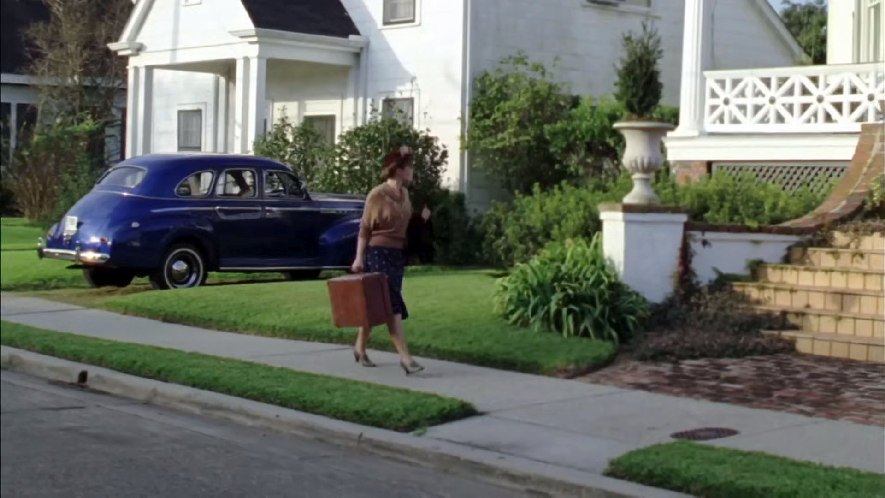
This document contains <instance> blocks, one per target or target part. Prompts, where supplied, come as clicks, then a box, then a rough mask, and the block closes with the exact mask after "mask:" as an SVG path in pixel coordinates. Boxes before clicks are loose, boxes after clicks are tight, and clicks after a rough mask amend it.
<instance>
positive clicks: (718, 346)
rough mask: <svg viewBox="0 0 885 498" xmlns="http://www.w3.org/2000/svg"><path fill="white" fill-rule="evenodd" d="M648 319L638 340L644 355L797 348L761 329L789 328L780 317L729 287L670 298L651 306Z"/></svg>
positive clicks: (735, 354)
mask: <svg viewBox="0 0 885 498" xmlns="http://www.w3.org/2000/svg"><path fill="white" fill-rule="evenodd" d="M648 323H649V326H648V329H647V330H646V332H645V333H643V334H642V335H641V336H640V337H639V338H638V340H637V341H636V344H634V348H635V355H636V357H637V358H638V359H640V360H647V361H676V360H683V359H694V358H739V357H743V356H753V355H763V354H776V353H786V352H790V351H793V350H795V346H793V344H791V343H790V342H789V341H786V340H784V339H781V338H779V337H771V336H766V335H764V334H762V331H763V330H783V329H786V328H789V324H788V323H787V322H786V321H785V320H784V319H783V318H782V317H780V316H777V315H774V314H770V313H762V312H757V311H755V310H753V309H752V307H751V303H750V302H749V300H748V299H747V298H746V297H745V296H743V295H742V294H738V293H736V292H734V291H732V290H730V289H728V288H716V287H709V288H705V289H701V290H700V291H698V292H696V293H689V294H682V295H677V296H675V297H672V298H670V299H668V300H667V301H665V302H664V303H661V304H658V305H656V306H654V307H653V309H652V313H651V317H650V319H649V321H648Z"/></svg>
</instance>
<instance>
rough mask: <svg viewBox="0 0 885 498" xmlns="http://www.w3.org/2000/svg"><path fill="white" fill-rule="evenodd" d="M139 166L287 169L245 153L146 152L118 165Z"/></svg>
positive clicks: (197, 168) (264, 158)
mask: <svg viewBox="0 0 885 498" xmlns="http://www.w3.org/2000/svg"><path fill="white" fill-rule="evenodd" d="M128 165H131V166H141V167H143V168H147V169H148V170H149V171H151V172H153V171H160V170H165V169H174V170H176V171H180V172H184V171H186V170H192V171H197V170H199V169H203V168H219V167H221V168H225V167H233V166H264V167H267V168H272V169H287V168H286V166H285V165H284V164H282V163H279V162H277V161H274V160H273V159H268V158H266V157H260V156H252V155H246V154H211V153H205V152H203V153H199V154H148V155H145V156H137V157H131V158H129V159H127V160H125V161H123V162H122V163H120V164H118V166H128Z"/></svg>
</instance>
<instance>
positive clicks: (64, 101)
mask: <svg viewBox="0 0 885 498" xmlns="http://www.w3.org/2000/svg"><path fill="white" fill-rule="evenodd" d="M43 2H44V3H45V4H46V7H47V9H48V10H49V21H47V22H42V23H37V24H34V25H33V26H31V27H30V28H29V29H28V31H27V33H26V38H27V42H28V43H27V45H28V46H29V48H30V54H29V55H30V62H29V64H28V66H29V67H28V71H29V74H31V75H32V76H34V77H35V78H36V81H37V89H38V92H39V112H40V114H41V115H42V116H43V118H42V119H41V121H42V122H44V123H45V122H47V121H48V120H51V121H56V122H69V123H81V122H85V121H91V122H94V123H97V124H99V125H102V124H103V125H109V124H111V123H113V122H114V121H115V120H116V119H117V118H116V117H115V116H114V112H113V109H114V103H115V100H116V98H117V95H118V93H119V92H120V90H121V89H122V88H123V82H124V81H125V71H126V60H125V59H124V58H122V57H118V56H117V55H116V54H114V53H113V52H111V50H110V49H108V47H107V45H108V43H111V42H113V41H116V40H117V38H118V37H119V36H120V33H122V31H123V27H124V26H125V24H126V21H127V19H128V18H129V13H130V11H131V9H132V2H131V1H130V0H43Z"/></svg>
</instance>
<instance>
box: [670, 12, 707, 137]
mask: <svg viewBox="0 0 885 498" xmlns="http://www.w3.org/2000/svg"><path fill="white" fill-rule="evenodd" d="M711 4H712V2H709V1H707V0H685V25H684V27H683V35H682V83H681V85H682V86H681V88H680V98H679V127H678V128H677V129H676V131H674V132H673V133H671V134H670V136H682V137H693V136H698V135H701V134H703V130H704V94H705V92H706V86H705V81H704V71H705V70H707V69H710V68H711V66H712V55H713V51H712V44H713V37H712V36H711V27H712V15H713V12H712V5H711Z"/></svg>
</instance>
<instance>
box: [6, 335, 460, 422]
mask: <svg viewBox="0 0 885 498" xmlns="http://www.w3.org/2000/svg"><path fill="white" fill-rule="evenodd" d="M0 343H2V344H3V345H5V346H11V347H16V348H20V349H26V350H28V351H34V352H37V353H42V354H46V355H50V356H56V357H59V358H65V359H69V360H73V361H78V362H83V363H88V364H90V365H97V366H101V367H106V368H109V369H111V370H116V371H118V372H123V373H128V374H132V375H137V376H139V377H146V378H149V379H156V380H161V381H164V382H172V383H175V384H182V385H186V386H191V387H196V388H198V389H204V390H207V391H215V392H219V393H223V394H230V395H233V396H238V397H241V398H246V399H251V400H254V401H260V402H263V403H269V404H273V405H278V406H282V407H285V408H292V409H295V410H300V411H304V412H308V413H314V414H317V415H323V416H327V417H332V418H336V419H339V420H346V421H348V422H354V423H357V424H362V425H370V426H374V427H381V428H384V429H392V430H396V431H412V430H415V429H419V428H423V427H429V426H432V425H437V424H441V423H445V422H450V421H452V420H458V419H461V418H464V417H469V416H471V415H474V414H476V409H474V408H473V406H471V405H470V404H469V403H467V402H464V401H460V400H456V399H452V398H445V397H442V396H437V395H434V394H427V393H421V392H416V391H409V390H406V389H398V388H393V387H388V386H381V385H377V384H369V383H367V382H359V381H354V380H349V379H341V378H337V377H329V376H326V375H316V374H310V373H304V372H298V371H295V370H290V369H287V368H279V367H271V366H267V365H261V364H258V363H251V362H247V361H240V360H232V359H227V358H218V357H215V356H208V355H203V354H197V353H186V352H183V351H176V350H172V349H164V348H157V347H153V346H144V345H140V344H130V343H125V342H115V341H106V340H102V339H94V338H91V337H83V336H77V335H71V334H64V333H59V332H50V331H48V330H41V329H36V328H33V327H27V326H24V325H18V324H14V323H10V322H5V321H3V322H0Z"/></svg>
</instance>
